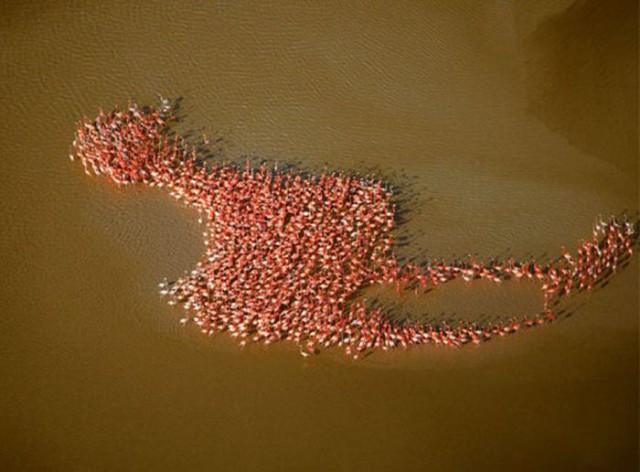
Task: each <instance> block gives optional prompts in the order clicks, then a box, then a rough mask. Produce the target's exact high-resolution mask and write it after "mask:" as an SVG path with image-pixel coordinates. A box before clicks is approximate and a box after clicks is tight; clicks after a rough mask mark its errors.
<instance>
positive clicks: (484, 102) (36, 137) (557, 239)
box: [0, 0, 639, 471]
mask: <svg viewBox="0 0 640 472" xmlns="http://www.w3.org/2000/svg"><path fill="white" fill-rule="evenodd" d="M534 3H535V5H531V6H522V5H520V6H513V5H511V4H509V3H507V2H504V1H487V2H482V3H481V2H466V3H465V2H462V3H456V6H453V4H452V2H447V1H444V0H441V1H433V2H422V3H415V4H397V5H396V4H393V5H391V4H389V5H387V6H384V5H382V4H377V6H370V7H368V8H364V7H361V6H355V4H354V6H350V7H345V6H343V5H340V4H339V3H335V4H329V3H323V4H322V6H319V4H314V3H309V4H303V3H299V2H293V3H277V4H267V3H264V2H262V3H255V4H252V3H250V2H236V3H232V2H219V3H217V4H216V5H208V4H202V5H199V6H197V5H196V6H194V5H192V4H189V3H187V2H184V3H182V2H174V3H172V4H170V5H165V4H164V3H161V2H157V3H153V2H136V4H133V3H125V2H120V3H118V2H109V3H108V4H107V3H104V4H100V3H97V2H96V3H95V4H93V5H90V4H75V5H74V6H73V7H68V8H57V7H56V8H54V7H52V6H51V4H43V5H38V4H37V2H30V4H29V5H26V6H22V7H12V8H9V7H6V6H5V7H3V9H2V10H0V13H1V15H0V25H1V27H0V61H1V63H2V67H1V68H0V103H1V105H2V107H3V110H4V114H3V117H2V119H0V131H2V136H3V144H4V145H3V147H2V150H1V151H0V153H2V156H1V158H0V166H1V169H0V170H1V172H0V183H1V185H0V201H1V203H0V223H1V224H2V227H3V228H4V229H3V231H2V233H0V254H1V255H2V271H1V272H0V281H1V282H2V298H1V300H2V304H1V305H0V306H1V308H2V312H3V315H4V316H3V317H2V321H1V327H0V328H1V329H0V346H2V347H0V353H1V356H0V366H1V368H2V387H3V388H2V390H1V391H0V430H1V431H0V432H1V433H2V436H1V439H2V441H1V442H0V444H1V445H0V459H1V462H2V463H3V464H4V469H6V470H114V469H134V470H152V469H153V470H175V469H178V468H181V469H186V470H211V469H215V470H354V469H369V470H425V469H429V470H447V471H448V470H637V467H638V457H637V445H638V413H639V411H638V401H637V398H638V370H637V367H638V308H639V307H638V259H637V258H635V259H633V260H632V262H631V264H630V265H629V266H628V267H626V268H625V269H624V270H622V271H621V272H620V273H619V274H618V275H617V276H616V277H614V278H613V279H611V281H610V283H609V285H608V286H607V287H605V288H603V289H601V290H596V291H594V292H593V293H590V294H581V295H578V296H576V297H573V298H571V299H570V300H569V301H568V303H567V306H566V308H567V312H568V313H569V314H570V315H571V316H568V317H563V318H562V319H561V320H559V321H558V322H557V323H554V324H552V325H548V326H543V327H541V328H539V329H536V330H531V331H529V332H526V333H522V334H518V335H516V336H510V337H508V338H505V339H500V340H498V341H495V342H493V341H492V342H490V343H486V344H483V345H481V346H478V347H469V348H466V349H462V350H451V349H438V348H435V347H424V348H421V349H413V350H410V351H407V352H404V351H398V352H393V353H382V352H381V353H376V354H375V355H373V356H369V357H367V358H366V359H364V360H362V361H360V362H356V363H354V362H352V361H350V360H348V359H346V358H344V356H342V355H341V354H340V353H339V352H327V353H323V354H321V355H320V356H317V357H315V358H311V359H303V358H301V357H300V356H299V355H298V354H297V352H296V350H295V349H294V348H291V347H290V346H272V347H269V348H265V347H263V346H250V347H247V348H246V349H244V350H240V349H239V348H238V347H237V346H236V345H235V344H234V343H233V342H231V341H230V340H229V339H227V338H225V337H218V338H216V339H214V340H213V341H211V340H209V339H208V338H204V337H201V336H199V335H198V334H196V333H195V332H194V331H195V330H193V329H189V328H187V329H185V328H182V327H181V326H180V325H179V323H178V322H177V320H178V319H179V318H180V317H181V313H180V311H179V310H177V309H175V310H174V309H172V308H171V307H168V306H166V305H165V304H164V303H163V302H162V300H161V299H160V298H159V296H158V295H157V293H156V284H157V282H159V281H160V280H161V279H162V278H163V277H165V276H168V277H172V276H176V275H179V274H180V273H181V272H182V271H183V270H186V269H188V268H189V267H190V266H191V265H192V264H193V263H194V261H196V260H197V258H198V256H199V254H200V251H201V249H202V242H201V240H200V238H199V232H200V231H199V228H198V225H197V224H196V221H195V216H194V214H192V213H190V212H188V211H185V210H184V209H182V208H181V207H180V206H179V205H177V204H176V203H175V202H173V201H170V200H169V199H168V198H167V196H166V194H164V193H163V192H161V191H151V190H149V189H143V188H129V189H116V188H114V187H113V186H110V185H108V184H106V183H105V182H103V181H101V180H98V179H89V178H88V177H86V176H85V175H84V174H83V173H82V170H81V167H80V166H79V165H78V164H77V163H75V164H74V163H71V162H69V160H68V159H67V158H66V155H67V153H68V147H69V144H70V141H71V139H72V134H73V129H74V127H73V126H74V123H75V121H76V120H77V119H79V118H80V117H81V116H82V115H84V114H87V115H89V116H92V115H94V114H95V113H96V112H97V108H98V106H104V107H111V106H113V105H114V104H115V103H122V102H124V101H126V100H127V99H128V98H132V99H135V100H137V101H138V102H139V103H140V104H142V103H148V102H151V101H153V100H155V98H156V94H157V93H162V94H163V95H165V96H169V97H180V96H182V97H184V100H183V113H184V116H185V121H184V122H183V123H182V125H181V126H182V127H183V129H191V130H193V131H194V133H196V134H200V133H205V134H207V136H209V137H220V138H222V141H221V142H220V144H218V145H217V148H218V149H219V154H220V156H222V157H224V158H226V159H239V158H241V157H242V156H257V157H260V158H266V159H269V160H270V161H278V162H281V163H287V162H295V163H297V165H298V166H299V167H301V168H304V169H315V170H320V169H322V168H323V167H324V166H327V167H328V168H330V169H343V170H347V171H355V172H360V173H367V172H375V173H376V174H377V175H379V176H380V177H381V178H383V179H385V180H388V181H390V182H392V183H393V184H394V185H396V186H398V187H399V188H401V189H403V190H404V194H403V196H406V197H407V199H406V201H405V202H404V204H403V206H402V208H403V209H405V210H407V214H406V218H407V220H408V221H407V222H406V224H404V225H403V227H402V228H400V230H399V231H398V235H399V236H406V237H407V242H408V243H409V244H408V245H406V246H402V247H399V248H398V253H399V254H400V255H403V256H405V257H413V256H420V257H423V256H427V257H440V256H444V257H455V256H458V257H459V256H463V255H465V254H468V253H472V254H476V255H478V256H480V257H485V258H489V257H492V256H502V257H508V256H514V257H526V256H534V257H537V258H540V259H544V258H545V257H553V256H554V255H556V254H557V253H558V252H559V249H560V246H563V245H565V246H567V247H570V248H572V247H573V246H574V244H575V243H576V242H577V240H578V239H579V238H582V237H586V236H588V235H589V233H590V230H591V224H592V222H593V219H594V217H595V216H596V215H598V214H599V213H602V214H604V215H606V214H608V213H611V212H616V213H618V212H620V211H622V210H624V209H627V210H629V211H630V212H634V211H637V210H638V140H637V129H638V118H637V109H638V99H637V89H636V87H637V79H638V66H637V56H638V42H637V17H638V15H637V5H635V4H634V3H633V2H630V1H629V2H626V3H628V5H625V8H622V6H621V5H622V4H621V3H619V2H618V3H616V4H615V6H609V3H614V2H597V1H595V0H592V1H586V2H577V3H575V4H572V2H570V1H560V2H551V1H548V2H534ZM623 3H624V2H623ZM594 38H597V40H596V39H594ZM529 288H530V287H527V285H526V284H520V285H518V284H512V286H509V287H505V288H504V291H503V292H501V291H500V290H497V289H496V287H494V286H488V285H486V284H482V283H478V284H472V285H465V284H456V283H453V284H448V285H447V286H445V287H441V288H439V289H438V290H436V291H435V292H432V293H430V294H428V295H426V296H424V297H421V298H420V299H418V300H416V299H414V298H411V297H408V298H407V299H406V300H403V301H401V302H400V303H399V305H400V308H403V307H404V309H405V310H406V311H408V312H410V313H411V314H413V315H414V316H428V317H445V318H446V317H452V316H457V317H467V316H469V317H473V316H476V315H477V314H485V313H486V314H487V315H488V316H492V315H499V316H503V315H507V314H508V313H510V312H511V311H516V312H518V313H520V312H521V311H522V310H527V308H528V307H531V309H533V310H536V309H538V305H537V303H539V302H540V300H539V299H536V296H535V294H532V293H531V291H530V290H529Z"/></svg>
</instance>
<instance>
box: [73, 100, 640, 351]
mask: <svg viewBox="0 0 640 472" xmlns="http://www.w3.org/2000/svg"><path fill="white" fill-rule="evenodd" d="M173 118H174V110H173V109H172V107H171V105H170V104H169V102H168V101H166V100H162V101H161V104H160V105H159V106H158V107H142V108H141V107H138V106H136V105H130V106H128V107H125V108H115V109H114V110H112V111H110V112H108V113H105V112H103V111H100V114H99V115H98V116H97V117H96V118H95V119H93V120H90V119H88V118H85V119H83V120H82V121H81V122H79V123H78V125H77V128H76V134H75V139H74V141H73V150H72V153H71V154H70V158H71V159H72V160H76V159H77V160H79V161H80V162H81V163H82V165H83V166H84V169H85V172H86V173H87V174H88V175H103V176H105V177H106V178H107V179H109V180H111V181H112V182H114V183H115V184H117V185H128V184H135V183H142V184H146V185H149V186H151V187H166V188H167V189H168V191H169V192H170V195H171V196H173V197H174V198H176V199H179V200H181V201H182V203H183V204H184V205H186V206H188V207H191V208H195V209H197V210H198V212H199V213H200V215H201V216H200V220H199V221H200V223H201V224H202V225H203V227H204V232H203V236H204V239H205V244H206V252H205V254H204V255H203V256H202V258H201V260H200V261H199V262H197V263H196V265H195V267H194V268H193V270H191V271H190V272H188V273H186V274H185V276H184V277H181V278H179V279H177V280H175V281H171V282H169V281H166V280H165V281H164V282H162V283H160V287H159V288H160V293H161V294H162V295H165V296H167V297H168V298H169V303H170V304H172V305H175V304H181V305H182V306H183V307H184V308H185V309H186V313H187V316H186V317H185V318H183V319H182V320H181V322H182V323H188V322H193V323H195V324H196V325H197V326H198V327H199V329H200V330H201V331H202V332H203V333H205V334H208V335H214V334H216V333H219V332H227V333H229V334H230V335H231V336H234V337H237V338H239V342H240V344H241V345H244V344H246V343H248V342H263V343H265V344H270V343H274V342H277V341H290V342H293V343H296V344H297V345H298V346H299V349H300V353H301V354H302V355H303V356H305V357H306V356H308V355H310V354H313V353H316V352H318V350H319V349H321V348H328V347H331V346H342V347H343V348H344V349H345V352H346V354H347V355H350V356H352V357H354V358H358V357H360V356H362V355H364V354H367V353H370V352H371V351H373V350H377V349H379V348H382V349H384V350H387V349H391V348H395V347H399V346H402V347H409V346H413V345H419V344H427V343H432V344H444V345H448V346H461V345H464V344H468V343H479V342H481V341H483V340H488V339H490V338H492V337H496V336H504V335H507V334H512V333H515V332H517V331H519V330H520V329H524V328H529V327H533V326H536V325H539V324H542V323H547V322H549V321H552V320H554V319H555V316H554V313H553V311H552V309H551V306H552V303H550V301H551V300H553V299H554V298H555V299H557V298H558V297H561V296H565V295H569V294H570V292H571V291H580V290H588V289H591V288H592V287H593V286H594V285H596V284H598V283H601V282H602V281H603V280H604V279H605V278H607V277H608V276H609V275H611V274H612V273H614V272H616V269H617V268H619V267H620V265H621V263H622V262H623V261H624V260H625V259H626V258H628V257H629V256H630V255H631V254H632V253H633V246H634V245H635V242H636V240H637V231H636V223H635V222H631V221H629V220H628V219H627V218H626V217H622V218H615V217H611V218H609V219H608V220H606V221H603V220H599V221H598V222H597V223H596V224H595V226H594V228H593V234H592V235H591V237H590V238H589V239H587V240H585V241H581V242H580V243H579V245H578V247H577V250H576V252H574V253H569V252H567V251H563V252H562V253H561V256H560V257H559V258H558V259H557V260H556V261H553V262H550V263H547V264H538V263H536V262H535V261H524V262H519V261H515V260H513V259H509V260H505V261H491V262H488V263H480V262H476V261H475V260H472V259H469V260H466V261H455V262H446V261H443V260H439V261H437V262H432V263H427V264H425V265H423V266H419V265H414V264H405V265H401V264H399V262H398V261H397V259H396V256H395V255H394V252H393V245H394V236H393V231H394V227H395V224H396V223H395V206H394V205H393V203H392V202H391V198H392V190H390V189H389V188H388V187H387V186H385V185H384V184H383V183H382V182H380V181H377V180H372V179H364V178H360V177H357V176H351V175H347V174H344V173H335V172H334V173H326V172H325V173H323V174H321V175H317V176H311V177H310V176H306V175H301V174H296V173H292V172H278V171H277V170H272V169H270V168H267V167H266V166H264V165H263V166H260V167H252V166H251V165H249V164H248V163H247V164H246V165H245V166H244V167H243V166H234V165H231V164H219V163H218V164H216V163H214V164H212V165H210V164H205V163H204V161H203V159H201V158H200V156H199V151H198V150H197V148H196V147H195V146H193V145H190V144H189V143H188V142H187V140H186V139H184V138H182V137H181V136H179V135H176V134H174V133H172V132H170V128H169V124H170V122H171V121H172V119H173ZM459 277H461V278H463V279H464V280H466V281H469V282H470V281H473V280H477V279H489V280H491V281H494V282H496V283H501V282H503V281H505V280H510V279H522V278H524V279H532V280H533V281H535V282H537V283H539V285H540V288H541V291H542V297H541V298H542V300H543V302H542V303H541V307H540V309H539V310H538V312H537V313H530V314H529V315H527V316H524V317H521V318H512V319H509V320H506V321H504V322H497V323H482V324H480V323H471V322H460V323H459V324H457V325H450V324H447V323H441V324H437V325H434V324H429V323H424V322H419V321H397V320H394V319H393V317H391V316H390V315H389V314H388V313H385V312H383V311H381V310H380V309H376V308H371V307H367V305H366V303H365V302H364V301H363V300H362V299H360V298H359V297H358V292H359V291H360V290H362V289H364V288H366V287H367V286H370V285H372V284H390V285H392V286H394V287H395V289H396V290H398V291H402V290H414V291H416V292H421V291H427V290H430V289H432V288H434V287H435V286H437V285H440V284H443V283H446V282H448V281H450V280H453V279H456V278H459Z"/></svg>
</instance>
